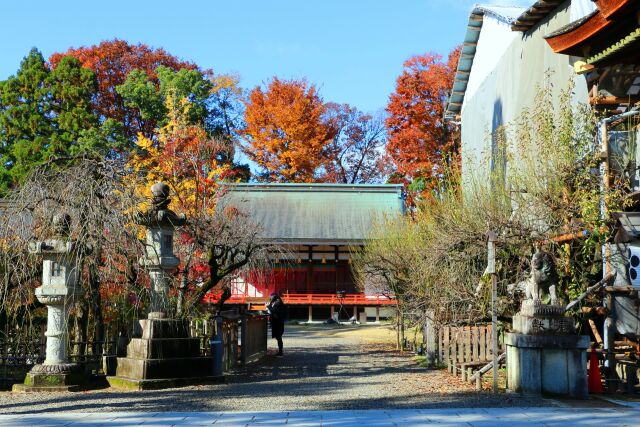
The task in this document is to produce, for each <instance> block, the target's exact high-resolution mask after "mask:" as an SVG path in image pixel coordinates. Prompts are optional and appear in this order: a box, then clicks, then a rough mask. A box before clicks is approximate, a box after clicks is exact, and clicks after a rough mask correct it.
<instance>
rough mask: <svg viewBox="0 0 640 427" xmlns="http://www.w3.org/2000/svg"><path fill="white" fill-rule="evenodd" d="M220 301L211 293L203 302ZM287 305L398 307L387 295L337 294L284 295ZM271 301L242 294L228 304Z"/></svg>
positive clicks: (218, 295) (236, 295) (217, 294)
mask: <svg viewBox="0 0 640 427" xmlns="http://www.w3.org/2000/svg"><path fill="white" fill-rule="evenodd" d="M219 300H220V293H219V292H209V293H208V294H206V295H205V296H204V299H203V300H202V301H203V302H204V303H207V304H215V303H217V302H218V301H219ZM282 300H283V301H284V303H285V304H292V305H340V304H342V305H362V306H380V305H396V299H395V297H393V296H387V295H379V294H375V295H365V294H347V295H345V296H343V297H339V296H338V295H337V294H283V295H282ZM267 301H269V298H266V297H247V296H246V295H242V294H234V295H231V298H229V299H228V300H227V301H226V303H227V304H264V303H266V302H267Z"/></svg>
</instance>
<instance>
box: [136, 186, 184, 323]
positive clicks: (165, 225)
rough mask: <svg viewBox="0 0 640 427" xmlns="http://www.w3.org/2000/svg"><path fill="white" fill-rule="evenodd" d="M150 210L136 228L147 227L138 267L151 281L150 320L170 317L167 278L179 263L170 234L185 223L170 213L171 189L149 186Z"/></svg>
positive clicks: (180, 216) (181, 216) (182, 219)
mask: <svg viewBox="0 0 640 427" xmlns="http://www.w3.org/2000/svg"><path fill="white" fill-rule="evenodd" d="M151 193H152V199H151V209H149V210H148V211H147V212H145V213H144V214H142V215H141V216H140V220H139V221H138V222H139V224H141V225H144V226H146V227H147V236H146V241H145V255H144V257H142V258H141V259H140V264H141V265H142V266H144V267H146V268H147V270H148V272H149V278H150V280H151V308H150V310H149V315H148V318H149V319H164V318H166V317H167V315H169V314H170V309H169V303H168V296H167V295H168V291H169V275H170V274H171V273H172V272H173V271H174V270H175V269H176V267H178V265H179V264H180V260H179V259H178V257H176V256H175V255H174V253H173V233H174V231H175V227H176V226H180V225H183V224H184V223H185V222H186V219H185V217H184V215H176V213H175V212H173V211H172V210H170V209H169V203H170V202H171V199H170V198H169V193H170V189H169V186H168V185H167V184H165V183H163V182H157V183H155V184H153V186H151Z"/></svg>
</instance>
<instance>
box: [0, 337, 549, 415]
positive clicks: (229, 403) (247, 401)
mask: <svg viewBox="0 0 640 427" xmlns="http://www.w3.org/2000/svg"><path fill="white" fill-rule="evenodd" d="M326 328H328V327H325V329H323V328H321V327H304V326H291V327H288V328H287V331H286V332H285V337H284V339H285V356H284V357H282V358H278V357H275V356H274V355H273V353H274V350H273V348H270V354H269V355H268V356H267V357H266V358H264V359H263V360H262V361H261V362H259V363H258V364H256V365H255V366H252V367H250V368H249V369H248V370H247V371H246V372H241V373H238V374H236V375H233V376H231V377H230V378H229V379H228V381H227V383H226V384H214V385H206V386H193V387H185V388H177V389H170V390H159V391H144V392H121V391H113V390H111V389H106V390H98V391H88V392H79V393H55V394H47V395H43V394H12V393H9V392H0V414H10V413H32V412H35V411H47V412H49V411H87V412H95V411H96V410H105V411H287V410H336V409H400V408H442V407H498V406H540V405H545V404H546V405H549V404H552V402H551V401H548V400H544V401H541V400H539V399H533V400H532V399H527V398H524V397H519V396H512V395H504V394H502V395H498V396H493V395H492V394H491V393H489V392H476V391H475V390H473V388H472V387H471V386H469V385H468V384H465V383H462V382H461V381H460V380H458V379H457V378H454V377H452V376H451V375H449V374H448V373H446V371H442V370H426V369H424V368H420V367H419V366H417V365H416V364H415V363H414V362H413V360H412V359H411V358H410V357H407V356H403V355H399V354H397V353H396V352H394V351H392V350H389V349H386V348H385V347H384V346H382V345H376V344H368V343H365V342H363V341H362V340H360V339H359V338H357V337H354V336H353V335H351V334H350V335H349V336H341V335H342V334H338V335H336V334H335V332H336V330H335V329H326ZM271 341H273V340H271ZM273 344H275V342H270V345H273Z"/></svg>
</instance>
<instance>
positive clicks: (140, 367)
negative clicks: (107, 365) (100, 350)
mask: <svg viewBox="0 0 640 427" xmlns="http://www.w3.org/2000/svg"><path fill="white" fill-rule="evenodd" d="M211 375H213V359H212V358H211V357H205V356H198V357H181V358H175V359H132V358H129V357H118V368H117V370H116V376H117V377H121V378H131V379H134V380H156V379H164V378H190V377H208V376H211Z"/></svg>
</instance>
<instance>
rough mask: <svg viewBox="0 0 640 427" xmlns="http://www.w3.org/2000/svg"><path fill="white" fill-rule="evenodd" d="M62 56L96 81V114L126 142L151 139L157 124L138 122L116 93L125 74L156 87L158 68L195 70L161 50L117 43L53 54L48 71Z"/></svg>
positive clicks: (135, 115)
mask: <svg viewBox="0 0 640 427" xmlns="http://www.w3.org/2000/svg"><path fill="white" fill-rule="evenodd" d="M65 56H73V57H75V58H77V59H78V60H79V61H80V63H81V64H82V66H83V67H84V68H88V69H90V70H92V71H93V72H94V73H95V75H96V78H97V81H98V90H97V93H96V96H95V97H94V99H93V103H94V109H95V111H96V113H97V114H98V115H99V117H100V118H101V119H107V118H111V119H114V120H116V121H118V122H119V123H122V124H123V125H124V130H125V132H126V135H127V136H128V137H130V138H133V137H135V136H136V135H137V134H138V133H142V134H143V135H145V136H147V137H148V136H151V135H152V134H153V131H154V129H155V128H156V126H157V123H155V122H154V121H152V120H144V119H142V117H141V115H140V112H139V111H138V110H136V109H133V108H131V107H129V106H127V105H126V103H125V101H124V99H123V98H122V96H121V95H120V94H119V93H118V91H117V90H116V87H117V86H119V85H122V84H123V83H124V82H125V81H126V79H127V77H128V76H129V73H131V72H132V71H134V70H139V72H143V73H144V74H145V75H146V76H148V77H149V78H150V80H151V81H152V82H153V83H154V84H156V85H158V84H159V80H158V74H157V70H158V67H160V66H163V67H166V68H169V69H171V70H176V71H177V70H180V69H188V70H196V69H197V68H198V67H197V66H196V65H195V64H193V63H191V62H186V61H181V60H179V59H178V58H176V57H175V56H173V55H171V54H169V53H168V52H166V51H165V50H164V49H154V48H151V47H149V46H147V45H144V44H130V43H128V42H126V41H124V40H119V39H114V40H108V41H103V42H101V43H100V44H97V45H93V46H82V47H79V48H71V49H69V50H67V51H66V52H60V53H54V54H53V55H51V57H50V58H49V62H50V64H51V66H52V68H54V69H55V68H56V67H57V66H58V64H59V63H60V61H61V60H62V58H63V57H65Z"/></svg>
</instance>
